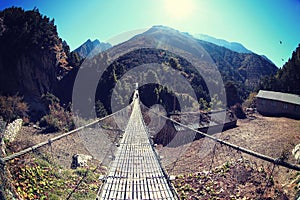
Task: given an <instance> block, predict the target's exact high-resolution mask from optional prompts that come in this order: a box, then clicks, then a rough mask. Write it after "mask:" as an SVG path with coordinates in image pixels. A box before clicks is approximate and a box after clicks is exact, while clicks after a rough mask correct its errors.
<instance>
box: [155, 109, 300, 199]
mask: <svg viewBox="0 0 300 200" xmlns="http://www.w3.org/2000/svg"><path fill="white" fill-rule="evenodd" d="M214 136H215V137H218V138H222V139H224V140H226V141H227V142H230V143H233V144H236V145H239V146H241V147H245V148H248V149H251V150H253V151H256V152H259V153H261V154H265V155H268V156H271V157H273V158H280V157H281V158H285V159H286V161H288V162H290V163H295V162H296V161H295V159H294V157H293V156H292V153H291V152H292V149H293V148H294V146H295V145H296V144H298V143H300V121H299V120H294V119H288V118H275V117H265V116H261V115H259V114H255V115H252V116H250V117H249V118H248V119H245V120H238V123H237V127H236V128H234V129H230V130H227V131H224V132H222V133H218V134H215V135H214ZM158 150H159V151H160V152H163V154H164V155H165V157H164V158H163V159H162V162H163V163H164V164H165V168H166V169H167V171H168V173H169V174H172V175H175V176H177V179H175V181H174V184H175V186H176V187H177V190H178V191H180V194H181V197H185V198H186V199H212V198H213V197H216V198H215V199H224V198H225V197H226V198H225V199H231V198H230V197H232V198H234V199H243V198H242V197H244V199H257V198H262V197H265V198H269V199H294V197H295V196H296V193H297V192H298V193H299V186H300V176H299V174H300V173H299V172H296V171H293V170H289V169H286V168H284V167H277V166H276V167H275V168H274V170H273V173H271V172H272V169H273V165H272V164H270V163H268V162H265V161H261V160H259V159H256V158H254V157H252V156H248V155H246V154H244V153H241V152H238V151H236V150H233V149H231V148H229V147H226V146H224V145H223V146H222V145H219V144H215V143H214V142H211V141H209V140H208V139H200V140H197V141H194V142H192V143H191V144H187V145H185V147H177V148H167V147H158ZM178 152H180V153H178ZM174 155H175V157H177V159H174V158H171V159H170V160H172V161H175V162H171V161H169V162H168V161H166V160H168V156H169V157H172V156H173V157H174ZM245 163H246V164H245ZM226 165H228V166H227V167H225V168H226V169H223V170H221V172H220V170H219V168H220V166H221V168H222V166H223V168H224V166H226ZM239 169H242V170H239ZM209 171H212V172H213V173H209ZM260 172H263V173H260ZM199 176H200V177H202V176H205V177H206V178H205V179H204V180H203V179H202V178H199ZM237 177H240V178H243V179H245V180H246V182H244V183H243V181H242V182H241V181H240V180H239V179H240V178H237ZM263 177H264V178H263ZM268 177H271V178H272V181H273V182H272V185H269V186H270V187H269V186H268V187H267V188H266V191H265V194H264V195H262V191H263V190H265V189H264V187H263V185H267V184H270V183H268ZM182 182H185V183H193V184H190V186H184V185H182ZM178 183H179V185H178ZM258 183H260V184H258ZM214 184H216V185H217V186H216V187H212V186H213V185H214ZM220 184H222V185H223V187H220ZM203 185H204V187H205V185H206V186H208V188H211V189H213V192H212V193H211V195H208V191H207V188H204V189H203ZM184 187H187V188H184ZM189 187H190V188H189ZM191 188H193V189H191ZM220 188H223V189H222V190H221V189H220ZM235 189H237V190H238V191H240V192H237V191H236V190H235ZM220 191H221V192H220ZM222 191H223V192H222ZM218 192H219V194H218V195H217V193H218ZM230 193H232V194H231V195H232V196H231V195H229V194H230ZM237 194H238V196H236V195H237ZM242 194H243V195H242ZM246 194H247V195H246Z"/></svg>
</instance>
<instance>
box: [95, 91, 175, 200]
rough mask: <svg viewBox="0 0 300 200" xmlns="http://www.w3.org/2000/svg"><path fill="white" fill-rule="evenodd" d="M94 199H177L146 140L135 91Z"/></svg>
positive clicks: (146, 133) (148, 141)
mask: <svg viewBox="0 0 300 200" xmlns="http://www.w3.org/2000/svg"><path fill="white" fill-rule="evenodd" d="M97 199H101V200H112V199H114V200H121V199H163V200H175V199H176V200H177V199H178V197H177V195H176V193H174V191H173V190H172V186H171V185H170V184H169V181H168V180H167V178H166V176H165V174H164V172H163V170H162V167H161V165H160V162H159V161H158V158H157V155H156V153H155V151H154V149H153V146H152V144H151V142H150V140H149V134H148V131H147V128H146V126H145V124H144V121H143V117H142V113H141V109H140V104H139V96H138V91H137V90H136V91H135V94H134V102H133V110H132V114H131V116H130V119H129V122H128V125H127V127H126V130H125V133H124V135H123V138H122V139H121V141H120V146H119V147H118V150H117V152H116V154H115V160H114V161H113V162H112V165H111V167H110V169H109V172H108V174H107V177H106V178H105V180H104V183H103V185H102V187H101V188H100V190H99V192H98V195H97Z"/></svg>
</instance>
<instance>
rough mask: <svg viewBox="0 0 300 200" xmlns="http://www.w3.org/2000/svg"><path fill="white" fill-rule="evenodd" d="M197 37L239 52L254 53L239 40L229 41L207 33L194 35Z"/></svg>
mask: <svg viewBox="0 0 300 200" xmlns="http://www.w3.org/2000/svg"><path fill="white" fill-rule="evenodd" d="M194 37H195V38H197V39H200V40H204V41H207V42H210V43H213V44H216V45H218V46H222V47H225V48H227V49H230V50H232V51H235V52H238V53H253V52H252V51H250V50H249V49H247V48H246V47H244V46H243V45H242V44H240V43H238V42H228V41H226V40H224V39H219V38H215V37H212V36H209V35H206V34H196V35H194Z"/></svg>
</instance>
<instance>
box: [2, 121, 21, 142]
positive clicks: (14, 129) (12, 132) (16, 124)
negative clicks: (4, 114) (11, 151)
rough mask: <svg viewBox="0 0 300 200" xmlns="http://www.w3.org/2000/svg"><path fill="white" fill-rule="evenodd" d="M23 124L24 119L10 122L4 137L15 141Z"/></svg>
mask: <svg viewBox="0 0 300 200" xmlns="http://www.w3.org/2000/svg"><path fill="white" fill-rule="evenodd" d="M22 124H23V120H22V119H16V120H15V121H13V122H12V123H10V124H8V125H7V127H6V130H5V132H4V138H5V139H6V140H8V141H9V142H12V141H14V140H15V138H16V136H17V134H18V133H19V132H20V131H21V128H22Z"/></svg>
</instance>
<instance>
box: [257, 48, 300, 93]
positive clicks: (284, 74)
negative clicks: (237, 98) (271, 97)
mask: <svg viewBox="0 0 300 200" xmlns="http://www.w3.org/2000/svg"><path fill="white" fill-rule="evenodd" d="M299 83H300V44H299V45H298V47H297V48H296V50H295V51H294V52H293V54H292V57H291V58H290V59H289V60H288V62H286V63H285V64H284V65H283V67H282V68H281V69H279V70H278V72H277V74H276V75H274V76H266V77H264V78H263V79H262V80H261V82H260V85H259V88H260V89H264V90H272V91H278V92H286V93H292V94H298V95H300V87H299Z"/></svg>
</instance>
